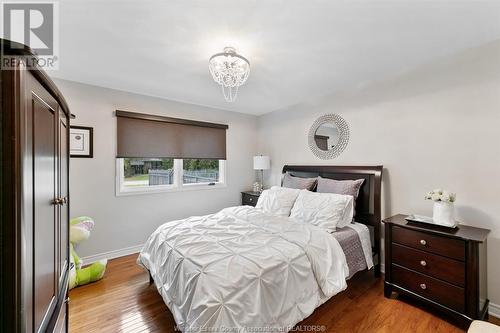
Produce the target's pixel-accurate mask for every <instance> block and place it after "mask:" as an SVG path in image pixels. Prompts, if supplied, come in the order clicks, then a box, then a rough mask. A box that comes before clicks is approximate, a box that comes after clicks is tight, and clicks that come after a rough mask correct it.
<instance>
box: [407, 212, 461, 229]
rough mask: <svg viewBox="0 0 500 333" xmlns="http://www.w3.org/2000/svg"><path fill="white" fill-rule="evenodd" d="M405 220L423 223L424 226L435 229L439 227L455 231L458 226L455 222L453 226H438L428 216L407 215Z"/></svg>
mask: <svg viewBox="0 0 500 333" xmlns="http://www.w3.org/2000/svg"><path fill="white" fill-rule="evenodd" d="M405 220H406V221H408V222H416V223H424V224H430V225H433V226H436V227H441V228H448V229H455V228H456V227H457V226H458V222H455V224H454V225H449V224H439V223H436V222H434V220H433V219H432V217H429V216H423V215H416V214H412V215H408V216H407V217H405Z"/></svg>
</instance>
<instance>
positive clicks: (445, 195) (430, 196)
mask: <svg viewBox="0 0 500 333" xmlns="http://www.w3.org/2000/svg"><path fill="white" fill-rule="evenodd" d="M425 199H426V200H432V201H435V202H438V201H442V202H450V203H451V202H455V200H456V199H457V195H456V194H455V193H452V192H449V191H446V190H444V191H443V190H441V189H436V190H433V191H431V192H429V193H427V195H426V196H425Z"/></svg>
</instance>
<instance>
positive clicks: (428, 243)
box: [392, 226, 465, 261]
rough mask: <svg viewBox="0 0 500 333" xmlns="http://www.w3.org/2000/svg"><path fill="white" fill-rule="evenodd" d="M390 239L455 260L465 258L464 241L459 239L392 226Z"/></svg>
mask: <svg viewBox="0 0 500 333" xmlns="http://www.w3.org/2000/svg"><path fill="white" fill-rule="evenodd" d="M392 241H393V242H395V243H399V244H402V245H406V246H409V247H412V248H415V249H419V250H423V251H428V252H432V253H436V254H439V255H442V256H446V257H449V258H454V259H457V260H462V261H463V260H464V259H465V242H464V241H462V240H459V239H452V238H447V237H440V236H437V235H431V234H428V233H425V232H420V231H415V230H411V229H406V228H400V227H396V226H393V227H392Z"/></svg>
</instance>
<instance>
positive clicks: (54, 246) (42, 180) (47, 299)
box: [26, 73, 59, 332]
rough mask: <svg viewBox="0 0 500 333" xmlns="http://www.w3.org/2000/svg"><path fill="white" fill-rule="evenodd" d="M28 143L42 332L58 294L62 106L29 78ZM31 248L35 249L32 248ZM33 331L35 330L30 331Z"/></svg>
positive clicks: (36, 319)
mask: <svg viewBox="0 0 500 333" xmlns="http://www.w3.org/2000/svg"><path fill="white" fill-rule="evenodd" d="M26 79H27V80H26V85H27V86H26V88H27V96H26V97H27V103H26V104H27V105H26V106H27V111H28V112H27V119H28V122H27V123H28V126H29V127H31V128H30V129H28V131H27V132H29V134H28V140H27V141H28V144H29V142H30V141H31V146H32V155H31V156H32V157H31V158H32V173H31V177H32V186H33V188H32V198H33V199H32V200H33V204H32V216H31V218H26V223H31V226H30V227H31V230H32V237H31V242H29V239H30V238H29V235H27V236H28V237H27V238H26V239H27V240H28V243H27V246H28V248H27V249H26V252H27V254H29V251H30V250H31V251H32V252H31V253H32V257H33V260H32V276H33V279H32V304H33V316H32V319H33V323H32V325H33V326H32V327H33V328H32V331H33V332H42V331H44V330H45V327H46V326H47V325H48V323H49V321H50V320H51V316H52V314H53V312H54V309H55V306H56V304H57V295H58V271H59V269H58V265H59V263H58V251H59V248H58V223H57V215H58V212H57V209H58V206H59V205H58V204H57V202H56V198H57V159H56V156H57V155H56V154H57V150H56V149H57V146H56V144H57V131H56V124H57V117H58V106H57V103H56V102H55V100H54V99H53V98H52V96H50V95H49V94H48V93H47V91H46V90H45V89H44V88H43V87H42V86H41V85H40V84H39V83H38V82H37V81H36V80H35V79H34V78H33V77H32V76H31V75H30V74H28V73H27V75H26ZM29 247H31V249H29ZM30 331H31V330H30Z"/></svg>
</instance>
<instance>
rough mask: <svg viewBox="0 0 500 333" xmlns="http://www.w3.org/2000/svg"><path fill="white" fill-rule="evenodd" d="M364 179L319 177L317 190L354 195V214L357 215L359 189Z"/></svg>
mask: <svg viewBox="0 0 500 333" xmlns="http://www.w3.org/2000/svg"><path fill="white" fill-rule="evenodd" d="M364 181H365V180H364V179H356V180H335V179H328V178H322V177H318V187H317V188H316V192H319V193H336V194H344V195H352V196H353V197H354V202H353V204H354V216H356V199H358V195H359V189H360V188H361V185H363V182H364Z"/></svg>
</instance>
